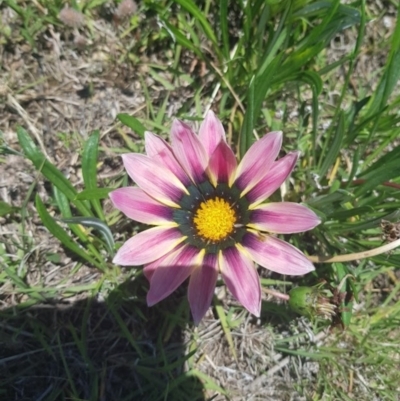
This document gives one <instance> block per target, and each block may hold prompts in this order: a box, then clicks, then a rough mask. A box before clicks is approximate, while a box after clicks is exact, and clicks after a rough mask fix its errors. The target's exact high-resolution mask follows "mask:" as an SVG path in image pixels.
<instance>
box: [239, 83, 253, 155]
mask: <svg viewBox="0 0 400 401" xmlns="http://www.w3.org/2000/svg"><path fill="white" fill-rule="evenodd" d="M254 81H255V78H254V77H253V79H252V80H251V81H250V85H249V89H248V91H247V110H246V114H245V115H244V120H243V125H242V130H241V131H240V139H239V141H240V142H239V151H240V158H241V159H242V158H243V156H244V155H245V153H246V152H247V151H248V149H249V148H250V146H251V144H252V141H253V139H252V138H253V129H254Z"/></svg>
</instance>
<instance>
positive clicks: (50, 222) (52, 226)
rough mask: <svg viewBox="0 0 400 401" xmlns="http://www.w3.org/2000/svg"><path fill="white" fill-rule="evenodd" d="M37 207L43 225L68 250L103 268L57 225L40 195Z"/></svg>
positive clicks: (36, 201) (37, 197) (36, 203)
mask: <svg viewBox="0 0 400 401" xmlns="http://www.w3.org/2000/svg"><path fill="white" fill-rule="evenodd" d="M35 205H36V210H37V212H38V214H39V217H40V219H41V220H42V223H43V224H44V226H45V227H46V228H47V229H48V230H49V231H50V233H51V234H52V235H54V236H55V237H56V238H57V239H58V240H59V241H60V242H61V243H62V244H63V245H64V246H65V247H66V248H68V249H69V250H70V251H72V252H74V253H75V254H76V255H78V256H80V257H81V258H83V259H85V260H86V261H87V262H89V263H90V264H92V265H94V266H96V267H99V268H102V266H101V265H100V264H99V263H98V262H97V261H96V260H94V259H93V258H92V257H91V256H90V255H89V254H88V253H87V252H86V251H85V250H84V249H83V248H82V247H81V246H79V244H77V243H76V242H75V241H74V240H73V239H72V238H71V237H70V236H69V234H68V233H67V232H66V231H65V230H64V229H63V228H62V227H61V226H60V225H58V224H57V222H56V221H55V220H54V218H53V217H52V216H51V215H50V213H49V212H48V211H47V209H46V207H45V205H44V204H43V202H42V200H41V199H40V197H39V195H36V198H35Z"/></svg>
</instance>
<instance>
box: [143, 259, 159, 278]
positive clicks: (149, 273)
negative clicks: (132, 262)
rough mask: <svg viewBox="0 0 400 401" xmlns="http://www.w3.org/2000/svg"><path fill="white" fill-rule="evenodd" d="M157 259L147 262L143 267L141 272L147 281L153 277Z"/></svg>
mask: <svg viewBox="0 0 400 401" xmlns="http://www.w3.org/2000/svg"><path fill="white" fill-rule="evenodd" d="M161 259H162V258H161ZM158 260H160V259H158ZM158 260H156V261H155V262H152V263H149V264H148V265H146V266H144V267H143V274H144V276H145V277H146V278H147V281H149V282H150V281H151V278H152V277H153V274H154V272H155V271H156V269H157V267H158V264H157V262H158Z"/></svg>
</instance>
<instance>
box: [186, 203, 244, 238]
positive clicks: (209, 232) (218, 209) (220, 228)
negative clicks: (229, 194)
mask: <svg viewBox="0 0 400 401" xmlns="http://www.w3.org/2000/svg"><path fill="white" fill-rule="evenodd" d="M193 221H194V224H195V226H196V229H197V231H198V233H199V234H200V235H201V236H202V237H203V238H204V239H206V240H209V241H220V240H222V239H225V238H226V237H227V236H228V235H230V234H232V233H233V231H234V225H235V223H236V214H235V211H234V210H233V209H232V207H231V205H230V204H229V203H228V202H227V201H225V200H224V199H221V198H215V199H209V200H207V201H205V202H201V204H200V207H199V208H198V209H197V211H196V214H195V217H194V219H193Z"/></svg>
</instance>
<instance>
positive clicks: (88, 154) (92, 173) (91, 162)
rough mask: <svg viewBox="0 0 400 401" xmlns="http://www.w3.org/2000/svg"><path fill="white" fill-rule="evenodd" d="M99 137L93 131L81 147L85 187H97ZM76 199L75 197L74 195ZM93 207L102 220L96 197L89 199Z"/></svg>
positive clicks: (102, 214) (98, 133)
mask: <svg viewBox="0 0 400 401" xmlns="http://www.w3.org/2000/svg"><path fill="white" fill-rule="evenodd" d="M99 139H100V132H99V131H95V132H93V134H92V135H91V136H90V137H89V138H88V139H87V141H86V142H85V145H84V147H83V154H82V176H83V181H84V183H85V187H86V188H87V189H96V188H97V160H98V155H99ZM75 199H76V197H75ZM91 203H92V205H93V209H94V210H95V211H96V213H97V216H98V217H99V218H100V219H102V220H104V213H103V209H102V207H101V204H100V201H99V200H98V199H93V200H91Z"/></svg>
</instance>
